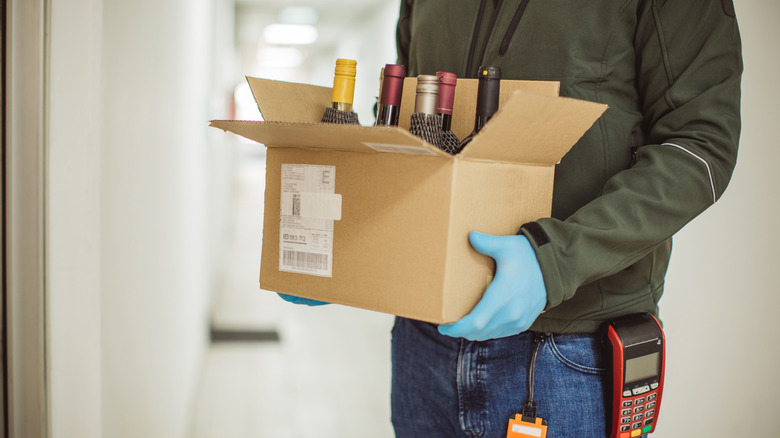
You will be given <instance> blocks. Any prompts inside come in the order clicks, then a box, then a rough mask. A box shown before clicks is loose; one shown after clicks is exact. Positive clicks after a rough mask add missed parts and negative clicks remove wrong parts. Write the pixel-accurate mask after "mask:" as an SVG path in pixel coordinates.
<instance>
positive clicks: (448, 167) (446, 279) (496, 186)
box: [211, 78, 606, 323]
mask: <svg viewBox="0 0 780 438" xmlns="http://www.w3.org/2000/svg"><path fill="white" fill-rule="evenodd" d="M248 81H249V84H250V87H251V89H252V92H253V94H254V96H255V100H256V101H257V103H258V107H259V109H260V112H261V113H262V115H263V119H264V121H235V120H231V121H212V122H211V126H213V127H216V128H220V129H223V130H225V131H230V132H232V133H235V134H238V135H241V136H243V137H246V138H248V139H251V140H254V141H257V142H259V143H262V144H264V145H265V146H266V147H267V164H266V192H265V211H264V223H263V247H262V257H261V269H260V287H261V288H262V289H265V290H270V291H276V292H281V293H285V294H290V295H295V296H300V297H305V298H312V299H316V300H321V301H327V302H331V303H338V304H344V305H348V306H354V307H359V308H364V309H370V310H374V311H379V312H385V313H390V314H394V315H399V316H404V317H408V318H414V319H418V320H423V321H429V322H434V323H450V322H454V321H456V320H458V319H460V318H461V317H462V316H464V315H465V314H467V313H468V312H469V311H470V310H471V309H472V308H473V307H474V305H475V304H476V303H477V302H478V301H479V299H480V297H481V296H482V293H483V292H484V290H485V287H486V285H487V283H488V281H489V279H490V278H491V277H492V275H493V270H494V264H493V260H492V259H490V258H489V257H486V256H484V255H482V254H479V253H477V252H476V251H475V250H473V249H472V248H471V246H470V245H469V242H468V233H469V231H472V230H476V231H481V232H484V233H490V234H496V235H502V234H515V233H516V232H517V231H518V229H519V228H520V226H521V225H522V224H524V223H526V222H529V221H532V220H535V219H538V218H540V217H546V216H549V215H550V211H551V206H552V188H553V176H554V171H555V164H556V163H557V162H559V161H560V159H561V158H562V157H563V155H564V154H565V153H566V152H567V151H568V150H569V149H570V148H571V147H572V146H573V145H574V144H575V143H576V142H577V140H578V139H579V138H580V137H581V136H582V135H583V134H584V133H585V132H586V131H587V130H588V129H590V127H591V126H592V125H593V123H594V122H595V121H596V120H597V119H598V118H599V117H600V116H601V114H602V113H603V112H604V111H605V110H606V105H602V104H597V103H592V102H586V101H581V100H576V99H571V98H564V97H558V89H559V85H558V83H557V82H541V81H509V80H505V81H502V83H501V99H500V100H501V102H500V106H499V111H498V112H497V113H496V114H495V115H494V116H493V118H491V119H490V121H489V122H488V123H487V124H486V125H485V127H484V128H483V129H482V130H481V131H480V133H479V134H478V135H477V136H475V137H474V139H473V140H472V141H471V142H470V143H469V144H468V145H467V146H466V147H465V148H464V149H463V150H462V151H461V152H460V153H459V154H458V155H455V156H452V155H449V154H447V153H445V152H443V151H441V150H439V149H437V148H436V147H435V146H432V145H430V144H428V143H426V142H424V141H423V140H421V139H419V138H417V137H415V136H413V135H412V134H410V133H409V132H408V124H409V119H410V113H411V112H412V111H413V104H414V90H415V83H414V81H415V79H413V78H407V79H406V81H407V82H406V85H405V86H404V97H403V101H402V106H401V126H400V127H395V128H388V127H373V126H371V127H369V126H358V125H330V124H321V123H319V121H320V117H321V116H322V112H323V110H324V108H326V107H327V106H328V105H329V104H330V96H331V90H330V88H324V87H317V86H312V85H306V84H296V83H289V82H281V81H271V80H265V79H258V78H248ZM476 94H477V81H476V80H475V79H459V80H458V85H457V88H456V97H455V108H454V119H453V131H454V132H455V133H456V134H457V135H458V137H460V138H464V137H465V136H467V135H468V134H469V133H470V132H471V130H472V128H473V123H474V112H475V105H476ZM404 123H405V124H406V125H405V126H404Z"/></svg>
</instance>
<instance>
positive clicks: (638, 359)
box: [604, 313, 666, 438]
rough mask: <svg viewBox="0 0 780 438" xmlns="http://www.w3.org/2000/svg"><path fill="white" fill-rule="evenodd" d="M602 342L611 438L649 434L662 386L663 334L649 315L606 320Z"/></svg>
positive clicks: (659, 403)
mask: <svg viewBox="0 0 780 438" xmlns="http://www.w3.org/2000/svg"><path fill="white" fill-rule="evenodd" d="M604 341H605V342H604V343H605V345H606V348H607V351H608V353H609V356H610V357H611V360H610V361H609V365H610V367H611V371H612V373H611V374H612V379H611V381H610V391H609V394H611V396H612V403H611V404H610V405H609V406H610V407H609V409H608V415H607V422H608V423H607V430H608V431H609V436H610V437H611V438H631V437H638V436H640V435H643V434H646V433H650V432H652V431H653V430H654V429H655V427H656V424H657V422H658V411H659V409H660V407H661V393H662V391H663V385H664V363H665V358H664V353H665V344H666V341H665V339H664V333H663V330H662V329H661V325H660V324H659V323H658V320H656V319H655V317H653V316H652V315H650V314H646V313H642V314H635V315H629V316H625V317H620V318H616V319H613V320H610V321H607V322H606V323H605V326H604Z"/></svg>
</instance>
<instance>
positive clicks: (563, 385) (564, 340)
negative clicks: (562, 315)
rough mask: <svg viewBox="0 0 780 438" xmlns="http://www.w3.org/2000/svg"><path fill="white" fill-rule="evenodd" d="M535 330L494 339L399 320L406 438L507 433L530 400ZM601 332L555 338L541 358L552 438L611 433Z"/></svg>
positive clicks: (542, 402) (399, 417)
mask: <svg viewBox="0 0 780 438" xmlns="http://www.w3.org/2000/svg"><path fill="white" fill-rule="evenodd" d="M533 337H534V336H533V333H521V334H519V335H516V336H511V337H507V338H501V339H494V340H490V341H486V342H472V341H467V340H465V339H456V338H450V337H447V336H442V335H441V334H439V332H438V330H437V326H436V325H433V324H429V323H424V322H420V321H414V320H409V319H404V318H396V322H395V326H394V327H393V343H392V359H393V382H392V421H393V427H394V428H395V433H396V437H398V438H406V437H413V438H417V437H419V438H436V437H447V438H455V437H463V438H475V437H486V438H506V433H507V425H508V423H509V419H510V418H511V417H512V416H513V415H514V414H516V413H519V412H520V411H521V409H522V407H523V405H524V404H525V402H526V400H527V399H528V392H529V387H528V368H529V366H530V364H531V355H532V353H533V350H534V341H533ZM605 360H606V359H605V357H603V354H602V350H601V344H600V340H599V338H598V336H596V335H591V334H570V335H550V334H547V335H545V337H544V340H543V342H542V344H541V347H540V349H539V352H538V356H537V359H536V372H535V385H534V401H535V402H536V404H537V406H538V411H537V415H538V416H539V417H542V418H544V419H545V420H547V426H548V428H547V438H559V437H560V438H571V437H573V436H576V437H578V438H604V437H605V436H606V416H605V415H606V414H605V397H604V388H605V386H604V385H605V382H606V380H605V379H606V378H607V373H606V370H605V366H606V363H605Z"/></svg>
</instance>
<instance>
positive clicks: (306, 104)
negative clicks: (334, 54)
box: [246, 76, 333, 123]
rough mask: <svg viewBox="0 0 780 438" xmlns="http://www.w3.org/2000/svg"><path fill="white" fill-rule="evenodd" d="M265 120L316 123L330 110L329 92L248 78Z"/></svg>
mask: <svg viewBox="0 0 780 438" xmlns="http://www.w3.org/2000/svg"><path fill="white" fill-rule="evenodd" d="M246 80H247V82H248V83H249V88H251V89H252V95H253V96H254V97H255V102H256V103H257V108H258V109H259V110H260V114H262V115H263V119H264V120H268V121H274V122H304V123H319V122H320V120H322V113H323V112H324V111H325V108H327V107H328V106H330V101H331V99H332V95H333V91H332V88H328V87H319V86H316V85H308V84H298V83H294V82H285V81H273V80H270V79H260V78H253V77H249V76H247V78H246Z"/></svg>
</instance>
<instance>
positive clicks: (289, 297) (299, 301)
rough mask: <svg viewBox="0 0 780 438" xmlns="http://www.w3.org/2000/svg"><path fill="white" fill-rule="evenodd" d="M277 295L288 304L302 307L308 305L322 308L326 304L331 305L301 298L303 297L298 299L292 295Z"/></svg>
mask: <svg viewBox="0 0 780 438" xmlns="http://www.w3.org/2000/svg"><path fill="white" fill-rule="evenodd" d="M276 294H277V295H279V296H280V297H282V299H283V300H285V301H287V302H290V303H293V304H301V305H306V306H322V305H325V304H330V303H326V302H324V301H317V300H311V299H309V298H301V297H296V296H292V295H285V294H280V293H278V292H277V293H276Z"/></svg>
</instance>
